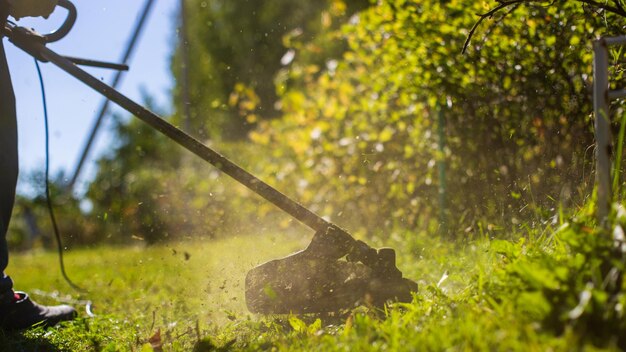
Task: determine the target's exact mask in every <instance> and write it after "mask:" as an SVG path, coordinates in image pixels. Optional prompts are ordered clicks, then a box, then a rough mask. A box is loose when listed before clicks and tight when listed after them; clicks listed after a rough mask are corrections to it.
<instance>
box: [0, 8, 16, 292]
mask: <svg viewBox="0 0 626 352" xmlns="http://www.w3.org/2000/svg"><path fill="white" fill-rule="evenodd" d="M0 7H1V6H0ZM6 18H7V14H6V13H5V14H3V13H2V9H0V24H2V25H4V22H5V20H6ZM17 160H18V159H17V119H16V112H15V95H14V93H13V87H12V85H11V76H10V75H9V67H8V65H7V61H6V57H5V54H4V46H3V43H2V38H0V170H2V171H0V301H1V300H2V298H3V296H6V295H11V296H12V295H13V292H12V288H13V284H12V282H11V279H10V278H9V277H8V276H6V275H5V274H4V270H5V269H6V267H7V265H8V263H9V252H8V248H7V241H6V234H7V231H8V228H9V220H10V219H11V212H12V210H13V203H14V201H15V186H16V184H17V173H18V161H17Z"/></svg>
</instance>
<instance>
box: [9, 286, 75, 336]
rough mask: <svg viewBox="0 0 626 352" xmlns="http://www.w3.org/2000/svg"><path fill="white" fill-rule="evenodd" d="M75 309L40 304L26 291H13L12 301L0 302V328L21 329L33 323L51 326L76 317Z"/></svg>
mask: <svg viewBox="0 0 626 352" xmlns="http://www.w3.org/2000/svg"><path fill="white" fill-rule="evenodd" d="M76 315H77V314H76V310H75V309H74V308H72V307H70V306H67V305H60V306H42V305H39V304H37V303H35V302H33V301H32V300H31V299H30V298H29V297H28V295H27V294H26V293H24V292H15V298H14V299H13V301H12V302H7V303H3V304H0V328H2V329H4V330H21V329H26V328H29V327H31V326H34V325H41V326H53V325H56V324H57V323H59V322H61V321H65V320H72V319H74V318H76Z"/></svg>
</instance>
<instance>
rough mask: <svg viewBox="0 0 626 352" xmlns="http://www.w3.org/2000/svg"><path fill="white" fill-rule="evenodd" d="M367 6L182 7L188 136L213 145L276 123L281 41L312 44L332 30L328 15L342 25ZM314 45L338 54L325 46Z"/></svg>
mask: <svg viewBox="0 0 626 352" xmlns="http://www.w3.org/2000/svg"><path fill="white" fill-rule="evenodd" d="M368 4H369V2H368V1H367V0H348V1H342V0H326V1H305V0H298V1H294V0H271V1H247V0H236V1H233V0H229V1H205V0H194V1H190V2H188V4H187V5H186V6H187V17H188V21H187V22H188V28H187V33H188V38H189V42H188V43H187V50H188V53H189V55H188V56H189V67H188V70H189V72H190V76H191V77H190V82H189V90H190V101H189V102H188V103H189V107H190V110H191V130H192V132H193V133H194V134H196V135H199V136H201V137H207V136H210V137H211V138H213V139H215V138H226V139H229V138H241V137H243V136H245V135H246V133H247V132H248V131H249V130H250V128H251V127H252V126H254V124H255V122H256V121H257V120H258V119H267V118H272V117H277V116H278V115H279V112H278V111H277V110H276V109H275V106H274V105H275V103H276V101H277V97H276V89H275V87H274V84H273V81H274V76H275V74H276V72H277V71H278V70H279V69H280V68H281V65H282V64H281V58H282V57H283V56H284V55H286V52H287V49H286V48H285V45H284V44H283V42H282V38H283V36H285V35H290V36H293V37H297V40H303V41H305V42H310V41H314V40H315V39H314V38H315V37H316V36H317V35H318V34H319V33H323V32H325V31H328V30H329V29H331V28H332V27H336V26H337V24H336V23H338V22H335V23H332V22H331V20H330V18H331V16H339V18H345V17H346V16H347V15H349V14H350V13H352V12H354V11H356V10H358V9H360V8H363V7H365V6H367V5H368ZM318 44H320V43H318ZM321 45H322V47H323V48H325V49H327V48H334V49H333V50H334V51H336V50H341V47H339V48H337V46H336V45H335V44H334V43H331V42H327V43H322V44H321ZM319 49H320V48H318V50H319ZM180 50H181V47H180V43H179V48H178V49H177V53H176V54H175V56H174V59H173V62H172V68H173V69H172V70H173V72H174V74H175V76H177V77H180V75H181V74H182V71H181V65H182V62H181V57H180ZM178 82H181V81H180V80H178ZM181 89H182V88H181V86H180V84H179V85H178V86H177V87H176V90H175V101H176V102H177V106H178V110H179V111H182V109H181V104H183V102H182V98H181V95H182V93H181ZM178 115H179V116H178V118H179V119H180V118H182V117H181V116H180V115H181V114H178Z"/></svg>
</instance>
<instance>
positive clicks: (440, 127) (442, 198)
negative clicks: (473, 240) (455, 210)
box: [437, 106, 448, 234]
mask: <svg viewBox="0 0 626 352" xmlns="http://www.w3.org/2000/svg"><path fill="white" fill-rule="evenodd" d="M437 132H438V152H439V157H438V168H439V189H438V191H439V225H440V230H441V232H442V233H443V234H446V233H447V232H448V228H447V226H448V221H447V218H446V159H445V158H446V156H445V153H446V150H445V148H446V135H445V116H444V114H443V107H442V106H438V107H437Z"/></svg>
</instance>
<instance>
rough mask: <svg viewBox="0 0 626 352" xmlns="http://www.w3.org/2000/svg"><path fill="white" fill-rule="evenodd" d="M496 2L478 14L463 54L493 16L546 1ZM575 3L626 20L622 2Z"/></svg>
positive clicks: (499, 0)
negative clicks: (611, 3) (482, 25)
mask: <svg viewBox="0 0 626 352" xmlns="http://www.w3.org/2000/svg"><path fill="white" fill-rule="evenodd" d="M495 1H496V2H497V3H498V6H496V7H494V8H492V9H491V10H489V11H487V12H485V13H483V14H480V13H479V14H477V15H478V16H479V18H478V21H476V23H474V25H473V26H472V29H470V31H469V34H468V35H467V39H465V43H464V44H463V50H461V53H462V54H465V51H466V50H467V47H468V46H469V43H470V40H471V39H472V37H473V36H474V33H475V32H476V29H477V28H478V26H480V24H481V23H482V22H483V21H484V20H485V19H487V18H492V17H493V15H495V14H496V13H498V12H499V11H501V10H502V9H504V8H507V7H511V6H514V8H513V9H512V10H511V11H509V12H508V13H507V14H505V15H504V16H506V15H508V14H509V13H511V12H512V11H513V10H515V8H516V7H517V6H519V5H521V4H523V3H528V4H529V3H538V2H545V0H495ZM574 1H577V2H580V3H582V4H584V5H588V6H591V7H595V8H598V9H602V10H604V11H607V12H611V13H613V14H616V15H618V16H621V17H624V18H626V9H624V6H623V5H622V4H621V0H614V1H613V3H614V4H615V5H614V6H612V5H609V3H608V1H607V2H606V3H601V2H598V1H595V0H574ZM553 4H554V1H552V2H551V3H550V5H549V6H552V5H553Z"/></svg>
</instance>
